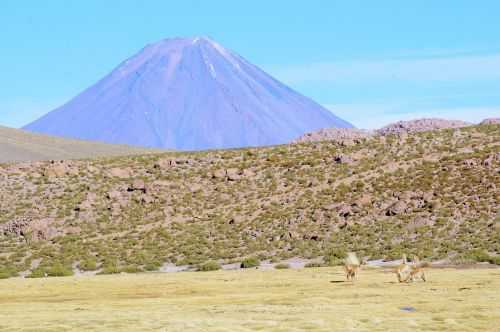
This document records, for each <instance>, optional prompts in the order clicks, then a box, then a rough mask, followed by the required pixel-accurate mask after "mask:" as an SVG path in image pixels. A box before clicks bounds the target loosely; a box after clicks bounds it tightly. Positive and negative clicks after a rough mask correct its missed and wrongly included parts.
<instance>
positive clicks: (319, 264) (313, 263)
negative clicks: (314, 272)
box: [304, 262, 325, 268]
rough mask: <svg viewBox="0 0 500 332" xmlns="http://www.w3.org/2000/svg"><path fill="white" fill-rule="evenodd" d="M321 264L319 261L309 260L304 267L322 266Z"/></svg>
mask: <svg viewBox="0 0 500 332" xmlns="http://www.w3.org/2000/svg"><path fill="white" fill-rule="evenodd" d="M323 266H325V265H324V264H322V263H319V262H309V263H307V264H306V265H304V267H307V268H311V267H323Z"/></svg>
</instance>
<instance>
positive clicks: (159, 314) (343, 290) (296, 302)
mask: <svg viewBox="0 0 500 332" xmlns="http://www.w3.org/2000/svg"><path fill="white" fill-rule="evenodd" d="M428 278H429V281H428V282H427V283H423V282H420V283H413V284H398V283H396V282H395V276H394V275H393V274H390V273H388V271H387V270H382V269H365V270H363V271H362V274H361V278H360V280H359V281H358V282H356V283H355V284H352V283H348V282H344V276H343V273H342V270H341V269H340V268H313V269H302V270H280V271H273V270H269V271H263V270H245V271H241V270H240V271H216V272H182V273H170V274H160V273H151V274H135V275H123V274H122V275H106V276H97V277H66V278H46V279H20V278H15V279H7V280H0V331H204V332H209V331H231V332H236V331H276V332H277V331H385V332H388V331H461V332H465V331H499V329H500V328H499V327H500V269H431V270H428ZM405 307H410V311H405V310H403V309H402V308H405Z"/></svg>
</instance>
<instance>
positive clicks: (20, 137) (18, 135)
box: [0, 126, 158, 163]
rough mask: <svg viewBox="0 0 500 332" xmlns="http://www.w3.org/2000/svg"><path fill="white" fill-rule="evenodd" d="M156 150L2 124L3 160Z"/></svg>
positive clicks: (0, 151)
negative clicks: (55, 134)
mask: <svg viewBox="0 0 500 332" xmlns="http://www.w3.org/2000/svg"><path fill="white" fill-rule="evenodd" d="M152 151H153V150H150V149H145V148H135V147H131V146H126V145H112V144H104V143H99V142H90V141H80V140H74V139H66V138H60V137H54V136H48V135H41V134H33V133H30V132H27V131H24V130H21V129H13V128H7V127H2V126H0V163H6V162H16V161H36V160H51V159H82V158H95V157H106V156H123V155H130V154H144V153H150V152H152ZM157 152H158V151H157Z"/></svg>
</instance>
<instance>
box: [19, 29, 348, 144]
mask: <svg viewBox="0 0 500 332" xmlns="http://www.w3.org/2000/svg"><path fill="white" fill-rule="evenodd" d="M326 127H352V125H351V124H349V123H348V122H346V121H344V120H342V119H339V118H337V117H336V116H335V115H333V114H332V113H331V112H330V111H328V110H326V109H325V108H323V107H321V106H320V105H318V104H316V103H315V102H313V101H312V100H310V99H308V98H306V97H304V96H302V95H300V94H299V93H297V92H295V91H293V90H292V89H290V88H289V87H287V86H285V85H283V84H282V83H280V82H278V81H277V80H276V79H274V78H272V77H271V76H269V75H268V74H266V73H265V72H264V71H262V70H260V69H259V68H258V67H256V66H255V65H253V64H251V63H249V62H248V61H246V60H245V59H243V58H242V57H241V56H239V55H237V54H236V53H234V52H232V51H230V50H227V49H226V48H224V47H223V46H221V45H220V44H218V43H217V42H215V41H213V40H212V39H210V38H208V37H190V38H171V39H163V40H160V41H158V42H156V43H153V44H149V45H147V46H146V47H145V48H143V49H142V50H141V51H140V52H138V53H137V54H136V55H134V56H132V57H130V58H129V59H128V60H126V61H124V62H123V63H121V64H120V65H119V66H118V67H117V68H116V69H115V70H113V71H112V72H111V73H110V74H109V75H107V76H106V77H104V78H103V79H101V80H100V81H99V82H98V83H96V84H95V85H93V86H91V87H90V88H88V89H87V90H86V91H84V92H83V93H81V94H80V95H78V96H77V97H75V98H74V99H72V100H71V101H69V102H68V103H67V104H65V105H63V106H62V107H60V108H58V109H56V110H54V111H52V112H50V113H49V114H47V115H45V116H44V117H42V118H40V119H39V120H37V121H35V122H33V123H31V124H29V125H28V126H26V127H25V128H26V129H28V130H31V131H35V132H41V133H47V134H52V135H58V136H64V137H72V138H80V139H87V140H97V141H104V142H109V143H122V144H129V145H137V146H147V147H159V148H169V149H172V148H173V149H181V150H199V149H209V148H232V147H245V146H258V145H272V144H281V143H287V142H289V141H291V140H292V139H294V138H296V137H298V136H301V135H303V134H304V133H306V132H310V131H315V130H318V129H321V128H326Z"/></svg>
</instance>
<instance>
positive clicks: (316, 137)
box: [292, 128, 373, 144]
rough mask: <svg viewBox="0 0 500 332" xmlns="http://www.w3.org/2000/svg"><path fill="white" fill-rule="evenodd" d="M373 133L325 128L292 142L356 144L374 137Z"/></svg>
mask: <svg viewBox="0 0 500 332" xmlns="http://www.w3.org/2000/svg"><path fill="white" fill-rule="evenodd" d="M372 135H373V133H371V132H369V131H367V130H363V129H356V128H324V129H320V130H318V131H311V132H308V133H306V134H304V135H302V136H300V137H299V138H297V139H295V140H293V141H292V143H306V142H321V141H335V142H339V143H342V142H344V143H347V144H349V143H354V142H358V141H361V140H362V139H364V138H368V137H370V136H372Z"/></svg>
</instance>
